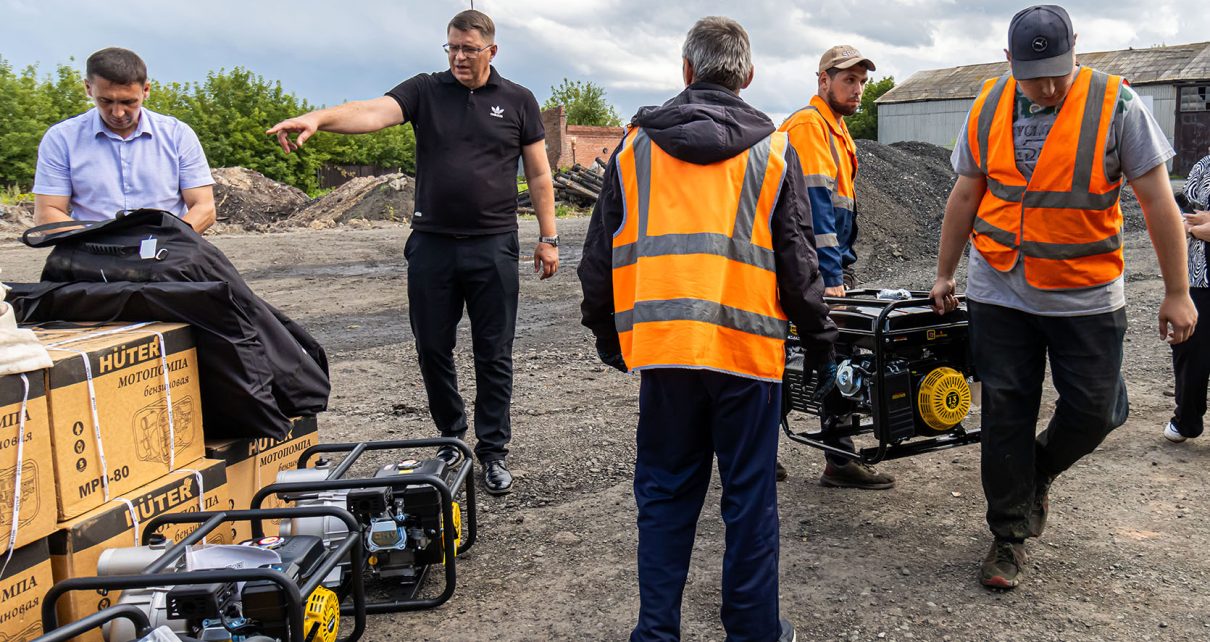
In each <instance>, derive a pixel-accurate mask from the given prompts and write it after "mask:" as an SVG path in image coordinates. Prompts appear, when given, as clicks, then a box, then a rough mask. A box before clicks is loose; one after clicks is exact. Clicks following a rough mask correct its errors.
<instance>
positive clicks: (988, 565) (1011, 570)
mask: <svg viewBox="0 0 1210 642" xmlns="http://www.w3.org/2000/svg"><path fill="white" fill-rule="evenodd" d="M1025 559H1026V558H1025V544H1024V543H1021V542H1010V541H1008V540H1003V539H997V540H995V541H994V542H992V547H991V549H989V550H988V551H987V557H984V558H983V564H982V566H980V567H979V582H980V583H981V584H983V585H984V586H986V587H988V588H995V589H1011V588H1016V587H1017V585H1018V584H1020V583H1021V575H1022V570H1023V569H1022V567H1023V566H1025Z"/></svg>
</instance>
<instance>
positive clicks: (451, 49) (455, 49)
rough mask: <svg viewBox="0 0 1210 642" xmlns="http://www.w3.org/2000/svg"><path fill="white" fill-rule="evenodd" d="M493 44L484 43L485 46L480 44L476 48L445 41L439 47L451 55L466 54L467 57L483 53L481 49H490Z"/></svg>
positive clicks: (476, 56) (474, 56) (475, 56)
mask: <svg viewBox="0 0 1210 642" xmlns="http://www.w3.org/2000/svg"><path fill="white" fill-rule="evenodd" d="M493 46H495V45H485V46H482V47H479V48H478V49H476V48H474V47H468V46H466V45H451V44H450V43H448V42H447V43H445V44H444V45H441V48H442V49H444V50H445V53H447V54H450V55H452V56H457V55H458V54H462V55H463V56H466V57H467V58H478V57H479V54H480V53H483V51H485V50H487V49H491V48H492V47H493Z"/></svg>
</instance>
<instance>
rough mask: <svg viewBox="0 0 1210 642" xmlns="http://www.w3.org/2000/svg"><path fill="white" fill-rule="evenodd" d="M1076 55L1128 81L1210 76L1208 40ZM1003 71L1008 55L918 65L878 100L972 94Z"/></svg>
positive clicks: (952, 97) (1140, 82) (1141, 82)
mask: <svg viewBox="0 0 1210 642" xmlns="http://www.w3.org/2000/svg"><path fill="white" fill-rule="evenodd" d="M1076 60H1078V61H1079V63H1080V64H1082V65H1088V66H1089V67H1092V68H1093V69H1099V70H1101V71H1105V72H1108V73H1111V74H1117V75H1119V76H1124V77H1125V78H1126V80H1129V81H1130V84H1132V85H1147V84H1154V83H1173V82H1188V81H1205V80H1210V42H1197V43H1192V44H1187V45H1175V46H1172V47H1151V48H1149V49H1123V50H1120V51H1099V52H1096V53H1080V52H1079V51H1077V52H1076ZM1006 71H1008V62H1007V61H1001V62H992V63H985V64H982V65H965V66H962V67H950V68H949V69H929V70H926V71H918V72H916V73H914V74H912V75H911V77H909V78H908V79H907V80H906V81H904V82H903V83H902V84H899V85H896V86H895V87H894V88H893V89H891V90H890V91H888V92H887V93H885V94H883V95H882V97H880V98H879V99H878V100H877V102H878V103H879V104H882V103H908V102H915V101H921V100H956V99H960V98H974V97H975V96H976V95H978V93H979V87H980V86H982V84H983V81H984V80H987V79H988V78H993V77H995V76H999V75H1001V74H1003V73H1004V72H1006Z"/></svg>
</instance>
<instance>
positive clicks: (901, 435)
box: [781, 289, 980, 464]
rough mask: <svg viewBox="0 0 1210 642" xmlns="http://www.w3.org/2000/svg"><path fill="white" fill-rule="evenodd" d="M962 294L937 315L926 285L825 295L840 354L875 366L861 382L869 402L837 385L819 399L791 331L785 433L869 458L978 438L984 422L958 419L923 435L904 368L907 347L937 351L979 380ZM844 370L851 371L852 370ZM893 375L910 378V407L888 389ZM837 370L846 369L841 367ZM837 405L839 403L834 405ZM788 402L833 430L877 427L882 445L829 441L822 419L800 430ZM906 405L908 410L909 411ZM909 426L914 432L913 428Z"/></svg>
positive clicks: (844, 432) (913, 385) (853, 432)
mask: <svg viewBox="0 0 1210 642" xmlns="http://www.w3.org/2000/svg"><path fill="white" fill-rule="evenodd" d="M957 298H958V308H957V309H956V310H954V311H952V312H950V313H949V314H946V315H937V314H936V312H934V311H933V310H932V299H931V298H930V296H929V293H928V292H923V291H910V292H909V296H908V297H907V298H900V299H885V298H878V290H869V289H863V290H851V291H849V292H846V293H845V296H844V297H824V302H825V303H827V304H828V306H829V307H830V308H831V312H830V316H831V317H832V319H833V320H834V321H836V325H837V328H838V330H839V333H840V337H839V339H838V341H837V352H838V355H837V358H838V359H840V358H842V357H846V358H852V357H855V356H858V355H860V356H861V357H862V359H864V360H865V361H866V362H872V364H873V368H872V371H871V372H869V373H868V374H867V378H868V380H867V381H866V382H865V383H864V384H862V385H865V386H867V387H868V390H867V394H868V399H867V400H866V403H864V404H855V403H853V402H849V401H847V400H845V399H842V398H841V397H842V395H841V393H840V392H839V391H838V390H833V391H832V392H831V393H830V394H829V395H828V396H827V397H826V398H825V399H824V402H823V403H819V402H816V401H814V400H813V399H812V395H813V393H814V391H815V386H816V384H817V381H816V378H817V376H816V374H815V373H814V372H812V371H811V370H810V369H809V368H806V367H804V366H803V352H802V349H801V344H800V343H799V340H798V337H797V335H796V334H795V333H794V332H793V331H792V332H791V333H790V337H789V338H788V339H787V341H786V374H785V377H784V379H783V407H782V422H781V425H782V430H783V431H784V432H785V433H786V436H787V437H788V438H789V439H790V440H792V441H795V442H798V443H801V444H805V445H807V446H811V447H813V448H818V449H820V450H823V451H825V452H828V453H832V454H836V455H839V456H842V457H847V458H850V459H853V460H857V461H861V462H863V463H866V464H874V463H877V462H880V461H883V460H885V459H898V458H901V457H909V456H912V455H918V454H922V453H927V452H932V451H935V450H942V449H946V448H953V447H956V446H964V445H967V444H974V443H978V442H979V438H980V430H979V429H974V430H968V429H966V428H965V427H964V426H963V425H962V422H961V421H959V422H958V423H957V424H956V425H953V426H951V427H949V428H946V429H945V430H940V431H934V432H932V433H929V434H925V435H921V434H920V432H921V431H920V430H918V429H916V430H913V429H912V426H913V425H916V424H919V423H920V410H919V408H918V407H917V403H918V402H917V399H916V393H917V390H918V388H919V385H918V384H919V383H920V380H915V379H913V378H912V375H913V374H915V373H912V372H910V371H905V369H904V364H905V363H909V362H912V360H911V359H908V358H907V357H906V356H905V355H907V354H908V353H920V352H923V351H930V350H931V351H938V352H940V353H942V354H943V355H945V356H946V357H948V360H947V359H942V360H939V361H937V360H935V361H934V362H928V363H935V365H936V364H943V365H945V366H947V367H953V369H955V370H957V371H958V372H959V373H960V374H961V375H962V376H963V377H966V378H967V379H968V381H969V380H977V378H976V373H975V371H974V367H973V364H972V363H971V359H970V354H969V346H968V345H967V325H968V320H967V319H968V317H967V312H966V296H965V295H960V296H958V297H957ZM873 310H876V313H875V312H872V311H873ZM926 362H927V361H926ZM890 370H894V372H889V371H890ZM847 374H849V375H851V374H852V371H849V373H847ZM895 377H899V381H900V383H901V382H902V381H903V380H905V379H906V380H907V381H908V383H909V388H908V395H907V396H908V398H909V399H910V408H909V409H907V410H906V411H905V409H904V408H903V407H902V401H899V400H898V399H895V400H892V399H890V398H888V397H890V394H889V393H890V392H891V390H890V388H891V386H888V382H890V381H891V380H892V379H893V378H895ZM837 378H838V380H839V379H842V378H843V377H842V375H841V374H840V373H838V377H837ZM921 380H923V378H921ZM842 383H847V384H849V385H850V386H852V385H857V384H856V383H855V382H853V381H851V380H849V381H845V382H841V381H838V388H840V387H841V384H842ZM976 387H977V386H976ZM968 391H969V388H968ZM972 396H974V393H973V392H972ZM892 401H896V402H898V403H897V405H898V406H899V407H897V408H892V407H891V406H892ZM857 405H861V407H860V408H858V407H856V406H857ZM837 406H839V407H841V408H842V411H840V412H834V411H833V409H834V408H835V407H837ZM791 410H796V411H799V412H802V413H804V414H809V415H814V416H816V417H819V418H820V419H821V424H822V422H829V430H830V431H831V432H830V433H828V434H829V435H832V436H850V437H853V436H857V435H862V434H872V435H873V436H874V437H875V438H876V439H877V440H878V445H877V446H875V447H864V448H860V449H858V450H857V451H856V452H850V451H847V450H844V449H841V448H836V447H834V446H830V445H828V444H827V443H825V442H824V441H823V438H824V436H825V430H824V428H823V426H822V425H820V427H819V428H818V429H816V430H804V431H795V430H794V429H793V428H792V427H791V424H790V417H789V414H790V411H791ZM905 412H909V413H910V415H911V416H910V417H907V416H905V414H904V413H905ZM967 416H969V414H968V415H967ZM964 418H965V417H964ZM908 432H911V433H912V434H910V435H908V434H907V433H908Z"/></svg>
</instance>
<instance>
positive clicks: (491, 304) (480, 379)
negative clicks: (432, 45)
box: [267, 10, 559, 494]
mask: <svg viewBox="0 0 1210 642" xmlns="http://www.w3.org/2000/svg"><path fill="white" fill-rule="evenodd" d="M495 34H496V28H495V25H494V24H493V23H492V20H491V18H489V17H487V15H485V14H483V13H482V12H479V11H474V10H471V11H463V12H462V13H459V14H458V15H456V16H454V19H453V20H451V21H450V23H449V27H448V28H447V36H448V42H447V43H446V45H445V50H446V52H447V53H448V54H449V61H450V69H449V71H443V72H439V73H433V74H420V75H418V76H415V77H413V78H410V79H408V80H405V81H404V82H402V83H400V84H399V86H397V87H395V88H394V89H392V90H391V91H389V92H387V95H385V96H383V97H381V98H375V99H372V100H365V101H357V102H351V103H346V104H344V105H340V106H338V107H332V108H329V109H321V110H318V111H313V112H311V113H309V114H305V115H303V116H299V117H297V118H291V119H289V120H285V121H282V122H280V123H278V124H277V125H275V126H273V128H272V129H270V130H268V132H267V133H268V134H271V135H272V134H276V135H277V139H278V142H279V143H280V144H281V146H282V149H283V150H285V151H286V153H289V152H290V151H291V150H293V149H298V147H299V146H301V145H302V144H303V143H305V142H306V140H307V139H308V138H310V137H311V136H312V135H313V134H315V132H317V131H330V132H337V133H342V134H362V133H367V132H373V131H378V130H380V129H383V128H385V127H390V126H392V125H400V124H402V123H405V122H410V123H411V124H412V129H413V131H415V132H416V207H415V212H414V213H413V214H412V233H411V235H410V236H408V240H407V245H406V246H405V247H404V256H405V258H406V259H407V262H408V303H409V305H408V312H409V318H410V320H411V324H412V334H414V335H415V337H416V351H417V353H418V354H419V357H420V373H421V376H422V377H423V378H424V387H425V390H426V391H427V392H428V401H429V412H430V413H431V414H432V416H433V421H434V422H436V424H437V428H438V429H439V430H440V431H441V434H442V435H443V436H447V437H457V438H459V439H461V438H462V437H463V435H465V434H466V428H467V417H466V407H465V404H464V403H463V401H462V396H461V395H460V394H459V393H458V380H457V374H456V372H455V369H454V343H455V338H456V329H457V326H458V322H459V320H461V318H462V308H463V305H464V304H465V306H466V310H467V313H468V314H469V315H470V320H471V343H472V347H473V351H474V354H475V383H476V395H475V435H476V436H477V437H478V440H479V441H478V443H477V444H476V445H475V455H476V456H477V457H478V459H479V461H480V462H481V463H482V464H483V467H484V480H483V481H484V486H485V487H486V489H487V491H488V492H489V493H493V494H503V493H507V492H508V491H509V490H511V488H512V475H511V474H509V472H508V466H507V465H506V464H505V456H506V455H507V454H508V442H509V439H510V437H511V433H512V427H511V425H510V420H509V405H510V403H511V400H512V387H513V362H512V351H513V331H514V329H515V327H516V321H517V294H518V291H519V289H520V282H519V281H520V279H519V275H518V270H517V262H518V256H519V247H518V239H517V181H516V175H517V159H518V157H520V158H521V159H523V160H524V163H525V177H526V180H527V181H528V183H529V190H530V194H531V195H532V196H533V203H534V210H535V211H536V212H537V216H538V228H539V238H538V243H537V245H536V246H535V248H534V270H535V271H536V272H540V273H541V275H542V276H541V278H543V279H545V278H548V277H551V276H554V274H555V272H556V271H557V270H558V269H559V250H558V244H559V237H558V235H557V234H556V232H555V208H554V188H553V185H552V182H551V176H550V165H549V163H548V162H547V160H546V147H545V142H544V141H545V138H546V131H545V130H544V129H543V127H542V120H541V116H540V113H539V110H538V102H537V101H536V100H534V96H533V94H532V93H530V91H529V90H528V89H526V88H524V87H522V86H521V85H518V84H516V83H513V82H510V81H508V80H506V79H504V78H502V77H501V76H500V74H499V73H497V72H496V70H495V68H494V67H492V66H491V61H492V58H494V57H495V56H496V51H497V45H496V44H495ZM291 133H294V134H297V135H298V136H297V139H296V140H290V138H289V135H290V134H291ZM437 455H438V456H439V457H441V458H442V459H444V460H446V462H447V463H449V464H451V465H453V464H457V463H458V461H459V459H460V458H461V455H460V454H459V451H458V450H457V449H455V448H450V447H443V448H441V449H440V450H439V451H438V453H437Z"/></svg>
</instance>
